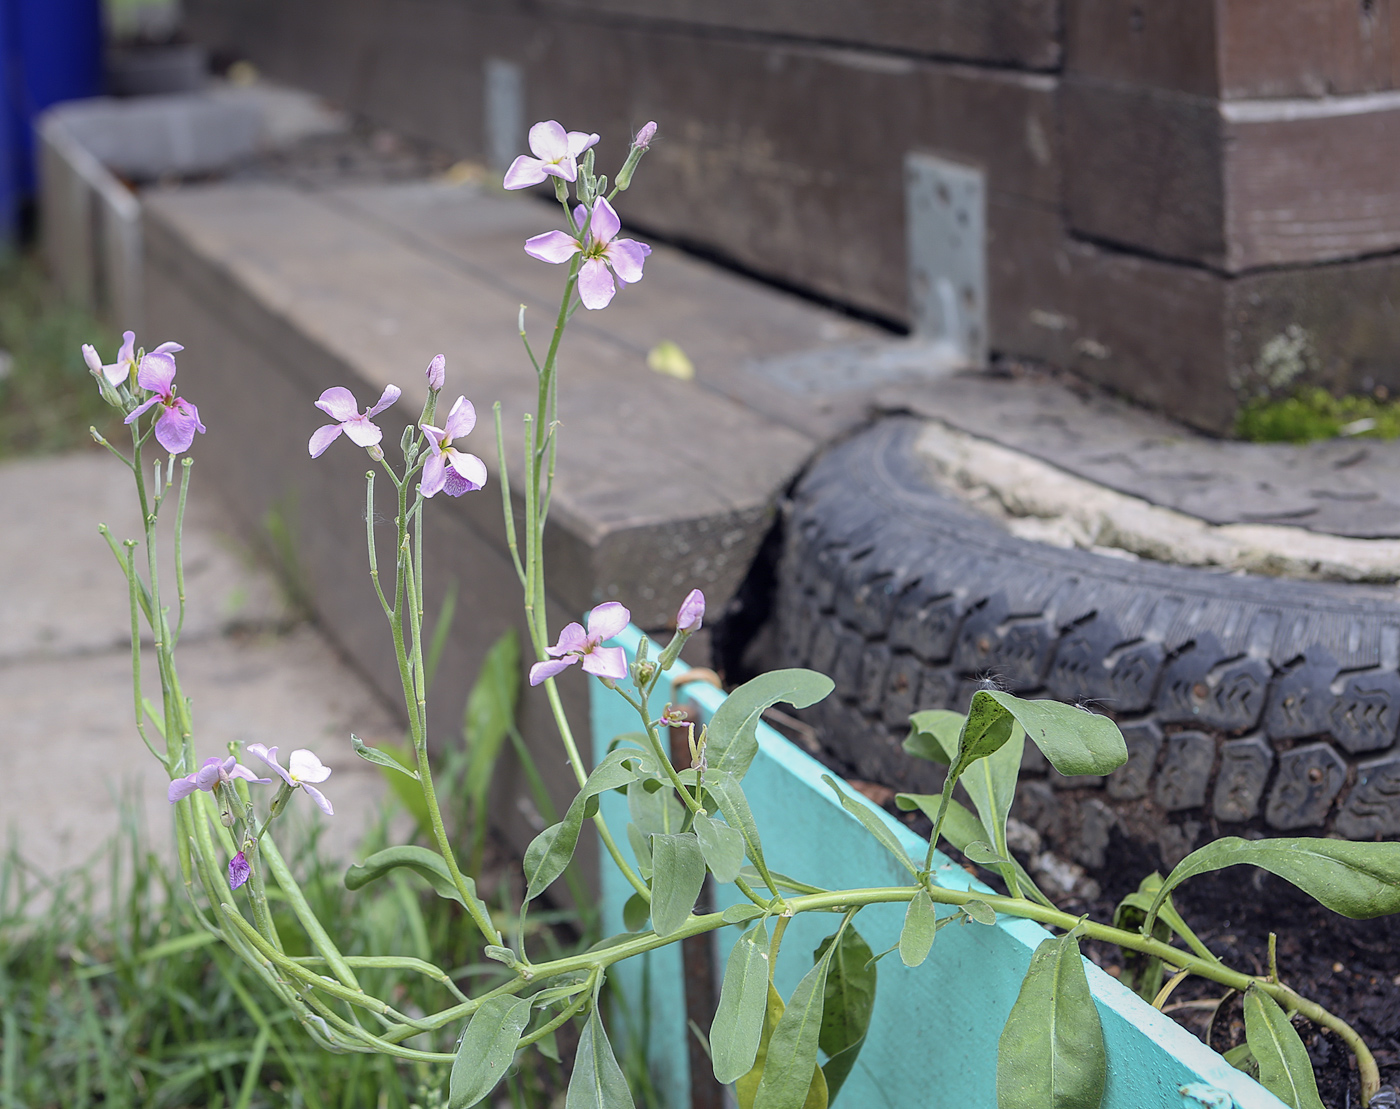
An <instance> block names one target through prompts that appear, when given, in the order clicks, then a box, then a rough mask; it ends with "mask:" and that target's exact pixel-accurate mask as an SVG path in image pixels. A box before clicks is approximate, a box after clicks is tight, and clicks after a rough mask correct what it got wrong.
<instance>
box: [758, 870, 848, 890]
mask: <svg viewBox="0 0 1400 1109" xmlns="http://www.w3.org/2000/svg"><path fill="white" fill-rule="evenodd" d="M739 877H740V878H742V879H744V881H746V882H749V883H751V884H754V885H760V886H763V888H764V889H767V890H771V891H772V892H773V893H780V892H782V891H783V890H786V891H787V892H788V893H830V892H831V891H830V890H825V889H822V887H821V886H813V885H810V884H808V883H807V882H799V881H798V880H797V879H796V878H791V877H789V876H788V875H786V874H784V873H783V872H782V871H781V870H770V871H768V875H767V877H764V876H763V875H762V874H760V873H759V872H758V871H757V870H755V869H754V868H753V867H751V866H746V867H744V869H743V870H741V871H739ZM768 878H772V879H773V881H774V882H776V883H777V887H776V888H774V887H773V886H770V885H769V884H768Z"/></svg>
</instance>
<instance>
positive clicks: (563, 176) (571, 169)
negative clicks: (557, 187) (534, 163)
mask: <svg viewBox="0 0 1400 1109" xmlns="http://www.w3.org/2000/svg"><path fill="white" fill-rule="evenodd" d="M544 171H545V173H547V174H548V175H549V176H550V177H558V178H559V179H560V180H561V181H568V182H569V183H570V184H572V183H573V182H574V181H577V180H578V163H577V162H575V161H574V160H573V159H572V158H563V159H561V160H559V161H558V162H546V163H545V165H544Z"/></svg>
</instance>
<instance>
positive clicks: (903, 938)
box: [899, 889, 938, 967]
mask: <svg viewBox="0 0 1400 1109" xmlns="http://www.w3.org/2000/svg"><path fill="white" fill-rule="evenodd" d="M937 934H938V917H937V914H936V913H935V912H934V908H933V901H932V899H930V897H929V895H928V890H925V889H920V890H919V892H918V893H916V894H915V895H914V896H913V898H912V899H911V900H910V902H909V907H908V908H907V909H905V910H904V927H903V928H902V929H901V930H900V933H899V958H900V961H901V962H902V963H903V964H904V965H905V966H907V967H916V966H918V965H919V964H921V963H922V962H923V961H924V960H925V959H927V958H928V953H929V951H930V950H931V949H932V948H933V937H934V936H936V935H937Z"/></svg>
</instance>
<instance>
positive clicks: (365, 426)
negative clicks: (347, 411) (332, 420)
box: [340, 416, 384, 447]
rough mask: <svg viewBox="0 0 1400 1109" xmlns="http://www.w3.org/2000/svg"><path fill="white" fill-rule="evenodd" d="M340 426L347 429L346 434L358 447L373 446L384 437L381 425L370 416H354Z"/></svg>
mask: <svg viewBox="0 0 1400 1109" xmlns="http://www.w3.org/2000/svg"><path fill="white" fill-rule="evenodd" d="M340 426H341V427H343V428H344V429H345V435H346V437H347V438H348V439H349V440H350V442H352V443H354V444H355V446H357V447H372V446H374V444H375V443H377V442H379V440H381V439H383V438H384V433H383V432H382V431H380V430H379V425H378V424H376V423H373V422H372V421H371V420H370V418H369V417H368V416H353V417H351V418H350V419H348V420H345V421H344V422H342V423H341V425H340Z"/></svg>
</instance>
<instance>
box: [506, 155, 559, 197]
mask: <svg viewBox="0 0 1400 1109" xmlns="http://www.w3.org/2000/svg"><path fill="white" fill-rule="evenodd" d="M547 176H548V174H546V173H545V171H544V163H543V162H541V161H540V160H539V159H538V158H531V157H529V156H528V155H525V154H522V155H520V157H518V158H516V159H515V161H513V162H511V164H510V169H508V170H506V176H505V180H504V181H502V182H501V187H502V188H506V189H528V188H529V187H530V186H531V185H538V184H539V183H540V182H541V181H543V180H544V179H545V178H546V177H547Z"/></svg>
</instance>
